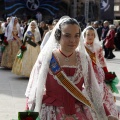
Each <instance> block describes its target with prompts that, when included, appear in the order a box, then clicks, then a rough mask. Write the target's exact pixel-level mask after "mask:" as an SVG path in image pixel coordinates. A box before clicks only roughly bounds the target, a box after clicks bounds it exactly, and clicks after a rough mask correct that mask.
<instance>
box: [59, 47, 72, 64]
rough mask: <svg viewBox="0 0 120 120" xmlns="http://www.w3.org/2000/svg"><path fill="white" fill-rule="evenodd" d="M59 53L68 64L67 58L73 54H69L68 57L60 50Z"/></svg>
mask: <svg viewBox="0 0 120 120" xmlns="http://www.w3.org/2000/svg"><path fill="white" fill-rule="evenodd" d="M59 51H60V53H61V54H62V55H63V56H64V57H65V61H66V62H68V61H69V57H70V56H72V54H73V53H71V54H70V55H68V56H67V55H65V54H64V53H63V52H62V51H61V50H60V49H59Z"/></svg>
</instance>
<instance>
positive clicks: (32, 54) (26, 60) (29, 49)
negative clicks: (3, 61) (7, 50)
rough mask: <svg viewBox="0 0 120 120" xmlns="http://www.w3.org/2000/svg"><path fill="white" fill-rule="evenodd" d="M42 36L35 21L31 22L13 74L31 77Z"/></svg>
mask: <svg viewBox="0 0 120 120" xmlns="http://www.w3.org/2000/svg"><path fill="white" fill-rule="evenodd" d="M40 41H41V35H40V32H39V29H38V26H37V23H36V22H35V21H31V22H30V24H29V26H28V29H27V31H26V33H25V35H24V41H23V45H22V46H21V49H20V50H19V52H18V54H17V56H16V59H15V61H14V65H13V69H12V72H13V73H14V74H17V75H22V76H25V77H29V76H30V73H31V70H32V67H33V66H34V64H35V62H36V60H37V57H38V54H39V52H40V45H39V42H40Z"/></svg>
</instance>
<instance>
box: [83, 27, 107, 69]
mask: <svg viewBox="0 0 120 120" xmlns="http://www.w3.org/2000/svg"><path fill="white" fill-rule="evenodd" d="M89 28H93V27H92V26H88V27H86V28H85V29H84V30H83V31H82V37H83V40H84V42H86V38H85V36H84V34H85V32H86V30H87V29H89ZM93 30H94V33H95V38H94V41H93V49H92V50H93V52H95V54H96V60H97V61H96V64H97V65H98V66H100V67H103V66H106V61H105V59H104V62H103V61H102V63H99V62H101V61H99V59H100V58H98V56H99V53H98V51H100V49H102V46H101V43H100V41H99V37H98V34H97V31H96V29H94V28H93ZM101 52H102V53H101V54H102V55H103V50H101ZM100 56H101V55H100ZM101 57H104V55H103V56H101ZM101 64H102V66H101Z"/></svg>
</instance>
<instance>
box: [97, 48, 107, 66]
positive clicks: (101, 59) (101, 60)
mask: <svg viewBox="0 0 120 120" xmlns="http://www.w3.org/2000/svg"><path fill="white" fill-rule="evenodd" d="M96 56H97V59H98V62H99V64H100V66H101V67H105V66H106V62H105V59H104V55H103V50H102V48H100V49H99V50H98V51H97V52H96Z"/></svg>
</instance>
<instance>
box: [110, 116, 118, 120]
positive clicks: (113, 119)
mask: <svg viewBox="0 0 120 120" xmlns="http://www.w3.org/2000/svg"><path fill="white" fill-rule="evenodd" d="M108 120H118V119H117V118H116V117H114V116H109V117H108Z"/></svg>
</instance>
